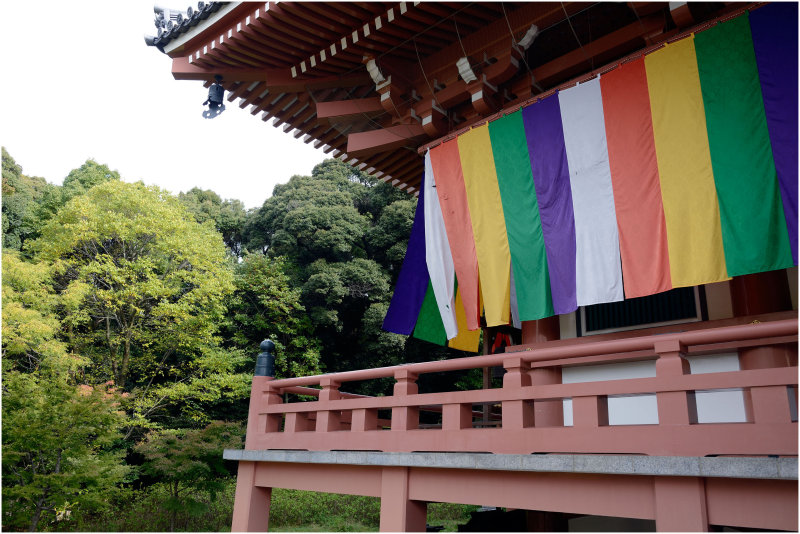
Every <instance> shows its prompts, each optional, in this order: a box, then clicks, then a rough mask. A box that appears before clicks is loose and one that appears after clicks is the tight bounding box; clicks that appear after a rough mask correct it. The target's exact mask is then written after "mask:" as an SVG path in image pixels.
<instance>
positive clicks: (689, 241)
mask: <svg viewBox="0 0 800 534" xmlns="http://www.w3.org/2000/svg"><path fill="white" fill-rule="evenodd" d="M644 61H645V68H646V71H647V86H648V91H649V93H650V109H651V113H652V116H653V135H654V138H655V146H656V157H657V159H658V172H659V175H660V178H661V197H662V201H663V205H664V216H665V219H666V224H667V243H668V248H669V261H670V276H671V278H672V285H673V287H685V286H694V285H698V284H707V283H711V282H718V281H722V280H727V279H728V273H727V271H726V268H725V252H724V249H723V246H722V230H721V226H720V217H719V205H718V202H717V192H716V187H715V185H714V173H713V171H712V167H711V154H710V151H709V147H708V133H707V131H706V116H705V109H704V107H703V95H702V93H701V91H700V77H699V74H698V71H697V58H696V56H695V48H694V36H691V37H687V38H686V39H683V40H681V41H678V42H676V43H673V44H668V45H666V46H665V47H664V48H662V49H661V50H658V51H656V52H653V53H652V54H649V55H647V56H645V60H644Z"/></svg>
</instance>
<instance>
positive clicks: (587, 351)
mask: <svg viewBox="0 0 800 534" xmlns="http://www.w3.org/2000/svg"><path fill="white" fill-rule="evenodd" d="M796 333H797V320H795V319H784V320H780V321H770V322H765V323H755V324H747V325H737V326H727V327H719V328H710V329H707V330H693V331H687V332H676V333H670V334H655V335H650V336H642V337H631V338H625V339H614V340H604V341H597V342H594V343H586V344H570V345H564V346H550V347H543V348H540V349H533V350H522V351H519V352H508V353H502V354H493V355H486V356H470V357H466V358H457V359H453V360H440V361H430V362H420V363H411V364H404V365H397V366H391V367H376V368H374V369H359V370H355V371H343V372H339V373H326V374H322V375H314V376H306V377H296V378H283V379H279V380H273V381H270V382H269V383H268V384H269V386H268V387H269V388H270V389H273V390H283V389H284V388H289V387H294V386H310V385H317V384H319V383H320V381H321V380H322V379H323V378H329V379H333V380H335V381H336V382H339V383H341V382H351V381H357V380H372V379H377V378H388V377H393V376H395V374H396V373H397V372H398V371H407V372H409V373H411V374H414V375H421V374H425V373H434V372H444V371H460V370H464V369H474V368H481V367H495V366H502V365H503V362H504V361H505V360H508V359H509V358H519V359H521V360H522V361H523V362H526V363H530V362H543V361H549V360H560V359H571V358H579V357H584V356H598V355H603V354H614V353H625V352H636V351H646V350H653V351H655V347H656V344H661V343H680V344H681V345H687V346H688V345H707V344H714V343H722V342H728V341H745V340H749V339H755V338H767V337H778V336H786V335H791V334H796Z"/></svg>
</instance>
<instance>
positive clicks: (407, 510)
mask: <svg viewBox="0 0 800 534" xmlns="http://www.w3.org/2000/svg"><path fill="white" fill-rule="evenodd" d="M408 479H409V468H408V467H384V468H383V471H382V474H381V523H380V530H381V532H425V530H426V521H427V518H428V503H426V502H424V501H413V500H411V499H409V497H408Z"/></svg>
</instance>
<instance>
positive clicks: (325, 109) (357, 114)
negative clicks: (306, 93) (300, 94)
mask: <svg viewBox="0 0 800 534" xmlns="http://www.w3.org/2000/svg"><path fill="white" fill-rule="evenodd" d="M382 113H385V111H384V109H383V107H382V106H381V102H380V98H379V97H377V96H376V97H372V98H358V99H352V100H337V101H335V102H317V118H318V119H320V120H324V121H326V122H328V123H330V122H331V121H352V120H356V119H361V118H363V117H364V116H365V115H366V116H368V117H374V116H375V115H380V114H382Z"/></svg>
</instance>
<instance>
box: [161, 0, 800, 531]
mask: <svg viewBox="0 0 800 534" xmlns="http://www.w3.org/2000/svg"><path fill="white" fill-rule="evenodd" d="M797 9H798V8H797V4H796V3H782V2H777V3H733V2H708V3H706V2H688V3H687V2H627V3H608V2H600V3H582V2H577V3H573V2H464V3H462V2H278V3H273V2H268V3H261V2H232V3H221V2H212V3H210V4H204V3H203V2H200V3H199V4H198V5H197V8H196V9H195V8H194V7H191V8H189V9H187V10H186V11H185V12H174V11H173V12H170V11H169V10H163V9H157V11H156V13H157V15H156V25H157V27H158V35H157V36H154V37H149V38H147V44H148V45H151V46H154V47H157V48H158V49H159V50H160V51H161V52H163V53H164V54H167V55H168V56H169V57H170V58H172V73H173V76H174V77H175V79H177V80H196V81H198V82H202V83H203V84H204V85H205V86H206V87H208V88H209V101H208V105H209V109H208V111H207V112H206V114H207V115H206V116H208V117H209V118H213V117H214V116H215V115H217V114H218V113H221V112H223V111H224V107H225V101H227V102H228V104H233V103H238V105H239V107H241V108H243V109H244V108H247V109H248V110H249V111H250V112H251V114H252V115H254V116H255V117H259V118H260V119H261V120H262V121H264V122H270V123H271V125H272V126H273V127H280V128H282V129H283V130H284V132H286V134H287V135H293V136H294V137H295V138H298V139H300V138H302V140H303V142H305V143H313V144H314V146H315V147H317V148H321V149H322V150H323V151H324V152H325V153H326V154H330V156H331V157H335V158H339V159H341V160H342V161H345V162H347V163H349V164H351V165H353V166H355V167H357V168H358V169H360V170H362V171H364V172H366V173H368V174H370V175H372V176H374V177H376V178H378V179H380V180H383V181H385V182H387V183H390V184H392V185H393V186H395V187H397V188H398V189H401V190H404V191H406V192H408V193H409V194H410V195H414V196H417V198H418V206H417V212H416V217H415V221H414V227H413V229H412V232H411V235H410V238H409V244H408V250H407V253H406V258H405V261H404V264H403V269H402V271H401V273H400V276H399V279H398V283H397V288H396V290H395V296H394V298H393V300H392V304H391V306H390V308H389V312H388V314H387V316H386V319H385V321H384V328H385V329H386V330H389V331H392V332H396V333H400V334H404V335H413V336H416V337H418V338H421V339H424V340H427V341H430V342H432V343H438V344H441V345H444V344H448V345H450V346H451V347H455V348H460V349H462V350H467V351H471V352H474V353H476V356H474V357H466V358H458V359H453V360H445V361H429V362H423V363H416V364H407V365H402V366H398V367H388V368H375V369H360V370H359V369H354V370H351V371H347V372H343V373H335V374H326V375H320V376H309V377H297V378H289V379H279V380H273V379H272V378H271V377H268V376H255V377H254V380H253V386H252V388H253V389H252V396H251V401H250V412H249V418H248V429H247V438H246V444H245V449H244V450H229V451H226V452H225V457H226V458H227V459H231V460H238V462H239V471H238V473H239V474H238V479H237V490H236V503H235V508H234V517H233V530H234V531H262V530H266V529H267V527H268V524H269V507H270V495H271V489H272V488H275V487H278V488H292V489H302V490H311V491H321V492H333V493H345V494H356V495H368V496H375V497H380V498H381V519H380V521H381V530H385V531H422V530H425V528H426V510H427V503H429V502H455V503H464V504H474V505H481V506H486V507H497V508H505V509H509V510H519V511H524V512H521V513H522V515H521V517H523V518H524V527H525V528H527V529H528V530H532V531H537V530H538V531H567V530H572V531H585V530H595V531H597V530H630V531H642V530H659V531H708V530H722V529H725V530H733V531H735V530H740V529H745V530H746V529H760V530H786V531H796V530H797V528H798V506H797V502H798V495H797V440H798V428H797V377H798V375H797V308H798V297H797V219H798V213H797V204H798V203H797V183H798V124H797V117H798V106H797V102H798V98H797V91H798V77H797V70H798V68H797V65H798V55H797V52H798V43H797V33H798V14H797ZM253 120H256V119H253ZM265 127H266V126H265ZM481 340H482V341H483V343H482V345H481ZM466 369H483V370H484V388H483V389H477V390H468V391H436V392H420V390H419V388H418V385H417V381H418V379H419V377H420V376H421V375H425V374H429V373H441V372H449V371H461V370H466ZM493 375H494V376H496V377H502V378H501V380H500V381H501V382H502V385H501V386H499V387H498V386H497V384H496V383H495V385H494V386H495V387H492V385H493V381H492V379H491V378H492V376H493ZM387 377H391V378H394V380H395V385H394V390H393V395H390V396H385V397H365V396H360V395H354V394H350V393H347V383H348V382H354V381H363V380H374V379H381V378H387ZM495 382H497V381H495ZM297 395H303V396H312V397H316V398H317V400H315V401H303V402H301V401H299V399H298V398H297ZM287 401H290V402H287Z"/></svg>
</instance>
